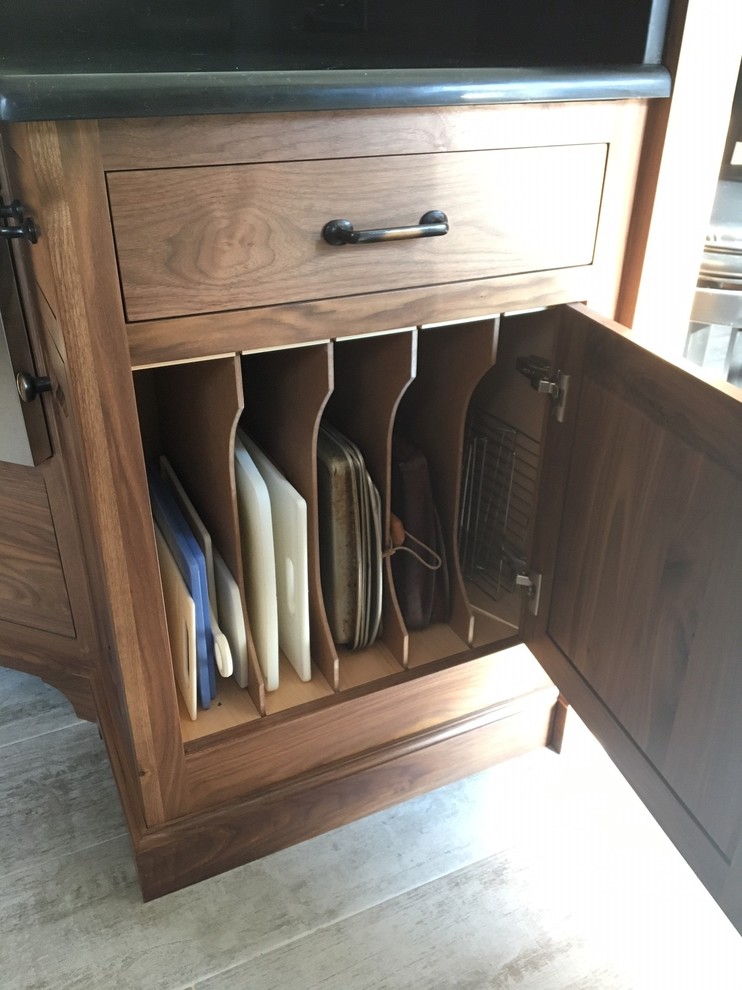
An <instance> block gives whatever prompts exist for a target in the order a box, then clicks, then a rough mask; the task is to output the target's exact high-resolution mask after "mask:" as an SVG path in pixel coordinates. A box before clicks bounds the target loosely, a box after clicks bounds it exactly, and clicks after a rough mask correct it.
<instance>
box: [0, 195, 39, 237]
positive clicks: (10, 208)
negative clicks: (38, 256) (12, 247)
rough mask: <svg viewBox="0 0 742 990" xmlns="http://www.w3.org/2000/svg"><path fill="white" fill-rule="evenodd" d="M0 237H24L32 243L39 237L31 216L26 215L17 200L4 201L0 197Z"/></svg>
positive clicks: (23, 207)
mask: <svg viewBox="0 0 742 990" xmlns="http://www.w3.org/2000/svg"><path fill="white" fill-rule="evenodd" d="M0 221H2V225H1V226H0V237H4V238H5V239H6V240H16V239H18V238H25V239H26V240H27V241H30V242H31V243H32V244H35V243H36V242H37V241H38V239H39V228H38V227H37V226H36V223H35V222H34V220H33V218H32V217H27V216H26V208H25V206H24V205H23V203H21V202H20V201H19V200H17V199H14V200H13V202H12V203H4V202H3V200H2V198H0Z"/></svg>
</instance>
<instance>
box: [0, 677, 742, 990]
mask: <svg viewBox="0 0 742 990" xmlns="http://www.w3.org/2000/svg"><path fill="white" fill-rule="evenodd" d="M0 867H1V871H0V875H1V876H2V880H1V881H0V987H1V988H2V990H72V988H74V990H86V988H92V990H108V988H111V990H154V988H158V990H186V988H197V990H299V988H301V990H307V988H310V990H312V988H321V990H403V988H404V990H418V988H419V990H441V988H451V990H454V988H455V990H482V988H508V990H510V988H524V990H557V988H559V990H567V988H569V990H644V988H646V990H665V988H667V990H686V988H687V990H727V988H729V990H732V988H733V990H739V987H740V986H742V976H741V975H740V974H742V939H740V938H739V936H738V935H737V934H736V932H734V930H733V929H732V928H731V926H730V925H729V924H728V923H727V921H726V919H725V918H724V917H723V915H721V913H720V912H719V911H718V909H717V908H716V906H715V905H714V904H713V902H712V901H711V900H710V898H709V897H708V896H707V895H706V893H705V891H704V890H703V889H702V888H701V887H700V885H699V884H698V882H697V881H696V880H695V878H694V877H693V875H692V874H691V873H690V871H689V870H688V869H687V867H686V866H685V864H684V863H683V862H682V860H680V858H679V857H678V856H677V854H676V853H675V851H674V849H673V848H672V847H671V846H670V845H669V843H667V841H666V840H665V839H664V837H663V836H662V835H661V833H660V832H659V830H658V829H657V828H656V826H655V825H654V823H653V822H652V820H651V819H650V818H649V816H648V815H647V814H646V812H645V811H644V810H643V808H642V807H641V806H640V805H639V804H638V802H637V801H636V800H635V799H634V797H633V795H632V793H631V792H630V791H628V789H627V788H626V786H625V784H624V783H623V781H622V779H621V778H620V777H619V776H618V775H617V773H616V772H615V770H614V769H613V767H612V765H611V764H610V763H608V762H607V760H606V758H605V756H604V754H603V753H602V751H601V750H600V749H599V748H598V747H597V746H596V745H595V744H594V743H593V742H592V741H591V740H590V738H589V737H586V736H585V734H584V731H583V730H581V729H580V727H579V726H578V725H577V724H576V723H573V726H572V728H571V730H570V733H569V737H568V741H567V746H566V747H565V752H564V754H563V755H562V756H561V757H557V756H555V755H554V754H553V753H550V752H547V751H541V752H538V753H534V754H531V755H529V756H526V757H522V758H520V759H518V760H514V761H511V762H510V763H507V764H505V765H502V766H500V767H495V768H493V769H492V770H489V771H487V772H485V773H483V774H479V775H478V776H476V777H471V778H468V779H467V780H464V781H462V782H460V783H458V784H454V785H451V786H449V787H445V788H442V789H440V790H438V791H436V792H434V793H432V794H430V795H428V796H426V797H423V798H419V799H416V800H412V801H409V802H407V803H406V804H403V805H401V806H399V807H397V808H394V809H392V810H390V811H387V812H383V813H381V814H378V815H375V816H372V817H370V818H367V819H365V820H363V821H360V822H357V823H355V824H352V825H349V826H347V827H345V828H343V829H340V830H338V831H336V832H333V833H331V834H329V835H325V836H322V837H320V838H318V839H314V840H312V841H311V842H307V843H304V844H303V845H300V846H296V847H294V848H293V849H288V850H285V851H284V852H281V853H277V854H276V855H274V856H271V857H268V858H267V859H264V860H262V861H261V862H258V863H254V864H251V865H248V866H245V867H242V868H241V869H238V870H234V871H233V872H231V873H229V874H226V875H225V876H222V877H217V878H215V879H213V880H209V881H206V882H204V883H202V884H199V885H197V886H195V887H192V888H190V889H189V890H185V891H180V892H179V893H176V894H171V895H170V896H168V897H164V898H161V899H160V900H158V901H155V902H153V903H151V904H146V905H145V904H142V902H141V900H140V897H139V892H138V888H137V886H136V881H135V876H134V867H133V864H132V859H131V855H130V852H129V847H128V842H127V837H126V834H125V830H124V825H123V820H122V816H121V812H120V810H119V807H118V803H117V798H116V794H115V791H114V787H113V783H112V780H111V775H110V772H109V770H108V767H107V764H106V758H105V754H104V750H103V746H102V744H101V742H100V739H99V738H98V732H97V729H96V728H95V727H94V726H91V725H87V724H85V723H81V722H77V721H76V720H75V718H74V717H73V716H72V715H71V713H70V710H69V707H68V706H67V704H66V702H65V701H64V699H63V698H62V697H61V696H60V695H58V694H57V693H56V692H54V691H52V690H51V689H49V688H47V687H45V686H44V685H43V684H41V683H40V682H37V681H35V680H34V679H33V678H29V677H24V676H22V675H19V674H16V673H12V672H9V671H3V670H0Z"/></svg>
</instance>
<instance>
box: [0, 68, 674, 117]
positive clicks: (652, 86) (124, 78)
mask: <svg viewBox="0 0 742 990" xmlns="http://www.w3.org/2000/svg"><path fill="white" fill-rule="evenodd" d="M670 90H671V79H670V73H669V72H668V70H667V69H666V68H664V66H662V65H637V66H620V67H617V66H605V67H597V68H596V67H586V66H580V67H572V68H569V67H567V68H564V67H559V68H508V69H469V70H459V69H399V70H395V69H379V70H368V71H365V70H359V69H353V70H323V71H302V72H150V73H143V72H139V73H66V74H20V73H19V74H13V73H0V120H3V121H7V122H21V121H37V120H79V119H96V118H111V117H171V116H192V115H198V114H238V113H278V112H296V111H311V110H366V109H380V108H392V107H426V106H427V107H432V106H478V105H483V104H497V103H548V102H565V101H575V100H576V101H585V100H623V99H656V98H662V97H666V96H669V95H670Z"/></svg>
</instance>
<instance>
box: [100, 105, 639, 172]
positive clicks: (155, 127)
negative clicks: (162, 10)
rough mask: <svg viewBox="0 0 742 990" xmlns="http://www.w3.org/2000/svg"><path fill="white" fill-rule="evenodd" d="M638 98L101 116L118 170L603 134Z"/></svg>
mask: <svg viewBox="0 0 742 990" xmlns="http://www.w3.org/2000/svg"><path fill="white" fill-rule="evenodd" d="M636 102H637V101H634V100H611V101H602V102H598V103H589V102H585V103H533V104H519V105H516V104H510V105H501V106H478V107H462V106H458V107H433V108H424V107H416V108H410V109H402V108H399V109H391V110H361V111H358V110H355V111H336V110H335V111H326V112H318V113H311V114H310V113H273V114H271V113H256V114H249V115H245V116H240V115H230V116H229V117H220V116H212V117H204V116H201V117H198V116H196V117H180V118H173V117H168V118H164V119H163V118H159V119H158V118H142V119H138V120H137V119H132V118H130V119H120V120H102V121H100V132H101V153H102V157H103V161H104V166H105V168H106V170H107V171H116V170H119V169H146V168H179V167H183V166H193V165H217V164H218V165H237V164H244V163H247V162H261V161H262V162H275V161H292V160H293V161H305V160H312V159H318V158H347V157H348V154H349V152H350V151H351V150H352V153H353V154H354V155H356V156H358V157H367V156H378V155H409V154H420V153H421V152H440V151H477V150H479V149H481V148H493V149H495V148H527V147H541V146H548V145H555V144H581V143H584V142H605V143H607V142H609V141H611V140H612V139H613V135H614V133H616V131H617V130H620V128H621V126H622V118H623V117H624V116H626V115H627V114H628V115H629V117H631V116H632V115H633V114H634V113H635V108H636ZM654 102H657V101H654Z"/></svg>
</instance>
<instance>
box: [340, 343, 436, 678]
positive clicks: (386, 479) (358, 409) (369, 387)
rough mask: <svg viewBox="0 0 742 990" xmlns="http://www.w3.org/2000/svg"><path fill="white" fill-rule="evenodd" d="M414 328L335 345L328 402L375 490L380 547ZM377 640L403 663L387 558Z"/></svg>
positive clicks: (411, 366) (403, 637)
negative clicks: (379, 512) (360, 456)
mask: <svg viewBox="0 0 742 990" xmlns="http://www.w3.org/2000/svg"><path fill="white" fill-rule="evenodd" d="M416 364H417V330H414V329H413V330H406V331H400V332H398V333H390V334H383V335H380V336H377V337H367V338H361V339H356V340H350V341H339V342H336V344H335V390H334V392H333V395H332V398H331V400H330V402H329V403H328V409H327V415H328V419H329V420H330V422H331V423H333V424H334V425H335V426H337V427H338V429H340V430H341V431H342V432H343V433H345V434H346V435H347V436H348V438H349V439H350V440H352V441H353V442H354V443H356V444H357V445H358V447H359V448H360V450H361V452H362V453H363V457H364V460H365V462H366V467H367V468H368V471H369V473H370V475H371V478H372V479H373V481H374V483H375V484H376V486H377V487H378V489H379V494H380V496H381V503H382V513H383V522H382V536H383V538H382V546H383V548H387V547H389V546H390V543H391V536H390V527H391V522H390V503H391V491H392V476H391V458H392V433H393V429H394V421H395V418H396V414H397V409H398V408H399V404H400V402H401V400H402V397H403V395H404V394H405V392H406V391H407V389H408V388H409V385H410V382H412V381H413V379H414V377H415V369H416ZM382 615H383V624H382V632H381V635H380V639H381V641H382V642H383V643H384V645H385V646H386V647H387V649H388V650H389V652H390V653H391V654H392V656H393V657H394V659H395V660H396V661H397V663H398V664H400V666H402V667H406V666H407V660H408V651H409V638H408V634H407V629H406V628H405V624H404V621H403V619H402V613H401V610H400V608H399V604H398V602H397V596H396V594H395V592H394V583H393V581H392V575H391V567H390V558H389V557H387V558H386V559H385V561H384V593H383V606H382Z"/></svg>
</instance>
